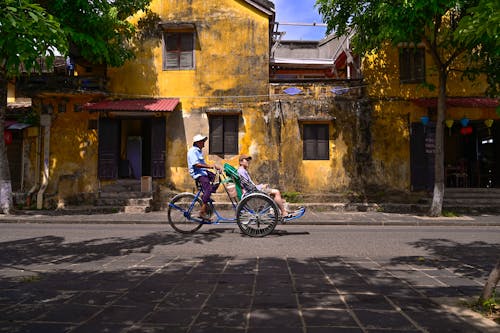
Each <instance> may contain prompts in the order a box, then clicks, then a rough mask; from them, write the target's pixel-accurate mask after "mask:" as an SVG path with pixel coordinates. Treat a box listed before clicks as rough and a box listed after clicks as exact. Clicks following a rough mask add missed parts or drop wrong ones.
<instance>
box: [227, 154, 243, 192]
mask: <svg viewBox="0 0 500 333" xmlns="http://www.w3.org/2000/svg"><path fill="white" fill-rule="evenodd" d="M224 173H225V174H226V176H227V177H228V178H230V179H231V180H232V181H233V183H234V185H235V187H236V193H237V195H238V200H241V196H242V194H243V191H242V189H241V182H240V176H239V175H238V170H237V169H236V168H235V167H233V166H232V165H230V164H227V163H224Z"/></svg>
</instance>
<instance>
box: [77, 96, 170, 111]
mask: <svg viewBox="0 0 500 333" xmlns="http://www.w3.org/2000/svg"><path fill="white" fill-rule="evenodd" d="M177 104H179V99H178V98H160V99H121V100H114V101H101V102H96V103H87V104H85V105H84V106H83V108H84V109H86V110H89V111H146V112H170V111H174V109H175V107H176V106H177Z"/></svg>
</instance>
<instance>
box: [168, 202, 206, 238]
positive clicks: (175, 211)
mask: <svg viewBox="0 0 500 333" xmlns="http://www.w3.org/2000/svg"><path fill="white" fill-rule="evenodd" d="M193 202H194V204H193ZM192 204H193V207H192V209H191V211H189V208H190V207H191V205H192ZM200 209H201V199H200V198H197V200H196V201H195V195H194V194H192V193H181V194H178V195H176V196H175V197H174V198H173V199H172V200H170V203H169V204H168V223H170V225H171V226H172V228H174V230H175V231H177V232H180V233H183V234H190V233H193V232H195V231H197V230H198V229H200V228H201V226H202V225H203V224H202V223H199V222H196V221H194V219H193V218H192V216H198V214H199V212H200Z"/></svg>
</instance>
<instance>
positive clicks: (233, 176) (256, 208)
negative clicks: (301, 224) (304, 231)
mask: <svg viewBox="0 0 500 333" xmlns="http://www.w3.org/2000/svg"><path fill="white" fill-rule="evenodd" d="M216 182H219V183H220V184H222V185H223V187H224V190H225V192H226V194H227V195H228V198H229V199H230V201H231V206H232V210H233V211H234V212H235V217H224V216H222V215H221V214H220V213H219V212H218V211H217V209H216V207H215V206H214V202H213V200H210V202H208V207H209V216H211V217H213V216H215V220H214V221H211V220H210V221H208V220H204V219H202V218H200V217H198V214H199V211H200V209H201V205H202V201H201V196H202V194H203V191H202V188H201V186H200V184H199V183H198V182H196V187H197V192H196V194H194V193H190V192H184V193H180V194H178V195H176V196H175V197H173V198H172V200H170V202H169V204H168V222H169V224H170V225H171V226H172V228H173V229H174V230H175V231H177V232H180V233H183V234H190V233H194V232H196V231H198V230H199V229H200V228H201V227H202V226H203V225H204V224H223V223H237V224H238V227H239V228H240V230H241V231H242V232H243V233H244V234H245V235H247V236H251V237H264V236H267V235H269V234H270V233H271V232H273V230H274V229H275V228H276V225H277V224H278V223H279V222H283V223H285V222H289V221H291V220H294V219H298V218H301V217H302V216H304V214H305V211H306V209H305V208H304V207H302V208H300V209H298V210H297V211H295V212H294V214H293V215H292V216H291V217H287V218H284V217H282V216H281V213H280V210H279V208H278V205H277V204H276V203H275V202H274V200H273V199H272V198H271V197H270V196H269V195H267V194H265V193H263V192H260V191H258V190H257V189H254V190H253V191H250V192H247V193H245V194H242V188H241V180H240V178H239V176H238V172H237V170H236V169H235V168H234V167H233V166H231V165H229V164H227V163H226V164H224V173H221V172H219V171H218V170H217V173H216V178H215V181H214V183H216ZM233 186H234V190H235V191H233V190H232V187H233ZM234 192H236V194H234Z"/></svg>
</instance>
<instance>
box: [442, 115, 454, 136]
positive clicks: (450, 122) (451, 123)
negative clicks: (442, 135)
mask: <svg viewBox="0 0 500 333" xmlns="http://www.w3.org/2000/svg"><path fill="white" fill-rule="evenodd" d="M444 123H445V124H446V127H448V135H451V128H452V127H453V123H454V120H453V119H446V121H445V122H444Z"/></svg>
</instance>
